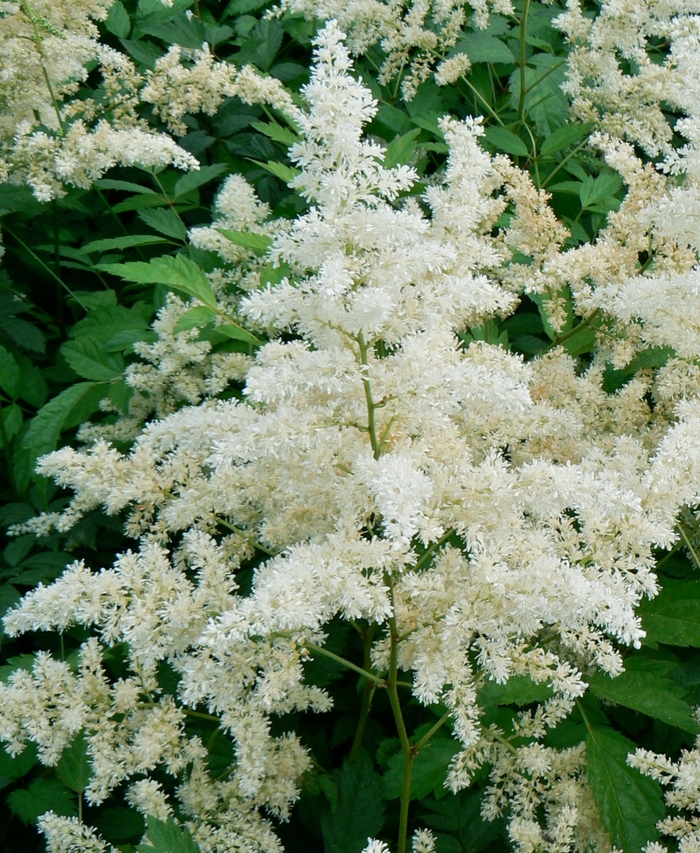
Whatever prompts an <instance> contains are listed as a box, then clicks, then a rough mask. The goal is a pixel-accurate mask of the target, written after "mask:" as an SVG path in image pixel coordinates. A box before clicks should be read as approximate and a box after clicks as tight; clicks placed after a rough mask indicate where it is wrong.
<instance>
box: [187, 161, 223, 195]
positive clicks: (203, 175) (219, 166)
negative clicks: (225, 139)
mask: <svg viewBox="0 0 700 853" xmlns="http://www.w3.org/2000/svg"><path fill="white" fill-rule="evenodd" d="M226 171H228V166H227V165H226V163H214V165H213V166H202V167H201V168H200V169H197V170H196V171H192V172H186V173H185V174H184V175H183V176H182V177H181V178H178V179H177V181H176V182H175V186H174V188H173V198H176V199H177V198H180V196H183V195H186V194H187V193H189V192H192V190H196V189H197V187H201V186H203V185H204V184H208V183H209V182H210V181H213V180H214V179H215V178H218V177H219V175H221V174H222V173H223V172H226Z"/></svg>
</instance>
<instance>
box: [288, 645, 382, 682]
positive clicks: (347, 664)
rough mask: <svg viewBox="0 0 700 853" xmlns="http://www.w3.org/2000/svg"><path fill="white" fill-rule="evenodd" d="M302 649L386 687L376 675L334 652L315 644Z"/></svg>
mask: <svg viewBox="0 0 700 853" xmlns="http://www.w3.org/2000/svg"><path fill="white" fill-rule="evenodd" d="M304 647H305V648H306V649H308V650H309V651H310V652H314V653H315V654H319V655H324V656H325V657H327V658H330V659H331V660H334V661H335V662H336V663H339V664H342V666H345V667H347V668H348V669H351V670H352V671H353V672H356V673H357V674H358V675H362V676H364V678H367V679H369V680H370V681H373V682H374V683H375V684H378V685H379V686H380V687H386V686H387V682H386V681H385V680H384V679H383V678H380V677H379V676H378V675H375V674H374V673H373V672H369V671H368V670H366V669H363V668H362V667H361V666H357V664H354V663H352V662H351V661H349V660H346V659H345V658H341V657H340V655H336V654H335V653H334V652H329V651H328V649H324V648H323V646H317V645H316V643H304Z"/></svg>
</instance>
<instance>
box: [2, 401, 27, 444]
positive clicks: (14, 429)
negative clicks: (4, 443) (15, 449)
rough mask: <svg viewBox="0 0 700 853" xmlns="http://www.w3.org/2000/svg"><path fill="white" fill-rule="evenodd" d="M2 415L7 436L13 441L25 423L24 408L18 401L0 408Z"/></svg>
mask: <svg viewBox="0 0 700 853" xmlns="http://www.w3.org/2000/svg"><path fill="white" fill-rule="evenodd" d="M0 417H1V418H2V425H3V428H4V430H5V437H6V438H7V440H8V441H12V439H13V438H14V437H15V436H16V435H17V433H18V432H19V431H20V429H21V428H22V424H23V423H24V415H23V414H22V409H21V408H20V407H19V406H18V405H17V403H13V404H12V405H11V406H6V407H5V408H4V409H0Z"/></svg>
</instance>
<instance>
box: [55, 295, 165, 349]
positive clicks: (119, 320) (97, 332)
mask: <svg viewBox="0 0 700 853" xmlns="http://www.w3.org/2000/svg"><path fill="white" fill-rule="evenodd" d="M147 330H148V324H147V323H146V321H145V320H144V318H143V317H142V316H141V314H139V313H138V311H136V310H135V309H134V308H124V307H123V306H122V305H105V306H102V307H99V308H95V309H93V310H92V311H90V313H89V314H88V315H87V317H84V318H83V319H82V320H80V322H78V323H76V324H75V325H74V326H73V327H72V328H71V329H70V331H69V333H68V334H69V335H70V337H71V338H83V337H89V338H92V339H93V340H95V341H97V342H98V343H99V344H100V345H101V346H105V345H106V344H107V343H109V341H111V340H113V339H114V338H115V337H116V335H118V334H119V333H120V332H124V331H140V332H146V331H147Z"/></svg>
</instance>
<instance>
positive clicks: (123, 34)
mask: <svg viewBox="0 0 700 853" xmlns="http://www.w3.org/2000/svg"><path fill="white" fill-rule="evenodd" d="M105 28H106V29H107V30H108V31H109V32H110V33H112V34H113V35H115V36H117V38H121V39H125V38H128V37H129V33H130V32H131V21H130V20H129V14H128V12H127V11H126V9H125V8H124V6H123V5H122V4H121V3H120V2H119V0H116V2H115V3H113V4H112V5H111V6H110V9H109V15H108V17H107V20H106V21H105Z"/></svg>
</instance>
